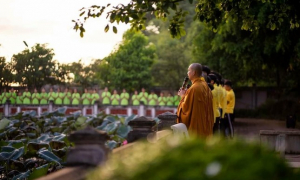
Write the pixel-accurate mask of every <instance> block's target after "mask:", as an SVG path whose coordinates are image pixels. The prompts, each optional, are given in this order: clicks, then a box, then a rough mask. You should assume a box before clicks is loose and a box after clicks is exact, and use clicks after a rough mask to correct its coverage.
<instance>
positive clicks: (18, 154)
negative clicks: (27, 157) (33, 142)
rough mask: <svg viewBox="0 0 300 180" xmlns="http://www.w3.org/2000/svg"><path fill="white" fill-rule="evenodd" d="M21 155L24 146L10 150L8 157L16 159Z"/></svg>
mask: <svg viewBox="0 0 300 180" xmlns="http://www.w3.org/2000/svg"><path fill="white" fill-rule="evenodd" d="M23 155H24V147H21V148H20V149H15V150H14V151H13V152H12V154H11V156H10V157H9V160H17V159H19V158H20V157H21V156H23Z"/></svg>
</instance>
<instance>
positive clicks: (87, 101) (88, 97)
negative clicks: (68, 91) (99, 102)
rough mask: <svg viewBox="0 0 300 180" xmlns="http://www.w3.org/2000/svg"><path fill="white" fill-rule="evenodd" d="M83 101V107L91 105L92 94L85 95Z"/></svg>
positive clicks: (82, 97)
mask: <svg viewBox="0 0 300 180" xmlns="http://www.w3.org/2000/svg"><path fill="white" fill-rule="evenodd" d="M81 99H82V104H83V105H90V104H91V103H90V101H91V94H90V93H83V94H82V96H81Z"/></svg>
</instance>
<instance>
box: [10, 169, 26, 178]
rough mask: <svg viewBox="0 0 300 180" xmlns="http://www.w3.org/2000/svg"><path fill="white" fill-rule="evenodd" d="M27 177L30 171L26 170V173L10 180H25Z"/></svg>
mask: <svg viewBox="0 0 300 180" xmlns="http://www.w3.org/2000/svg"><path fill="white" fill-rule="evenodd" d="M29 175H30V170H28V171H26V172H24V173H21V174H19V175H17V176H14V177H13V178H12V180H21V179H26V178H27V177H28V176H29Z"/></svg>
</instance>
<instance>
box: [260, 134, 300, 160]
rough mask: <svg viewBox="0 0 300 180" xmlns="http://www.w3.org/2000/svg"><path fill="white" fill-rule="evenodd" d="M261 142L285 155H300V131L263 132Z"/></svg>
mask: <svg viewBox="0 0 300 180" xmlns="http://www.w3.org/2000/svg"><path fill="white" fill-rule="evenodd" d="M260 142H261V143H262V144H265V145H267V146H268V147H270V148H271V149H273V150H275V151H278V152H280V153H281V154H282V155H284V154H300V131H296V130H285V131H283V130H281V131H277V130H261V131H260Z"/></svg>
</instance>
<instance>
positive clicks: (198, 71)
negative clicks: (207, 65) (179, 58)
mask: <svg viewBox="0 0 300 180" xmlns="http://www.w3.org/2000/svg"><path fill="white" fill-rule="evenodd" d="M190 68H191V69H192V70H193V71H195V73H196V74H195V76H197V77H200V76H201V75H202V65H201V64H199V63H193V64H191V65H190Z"/></svg>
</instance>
